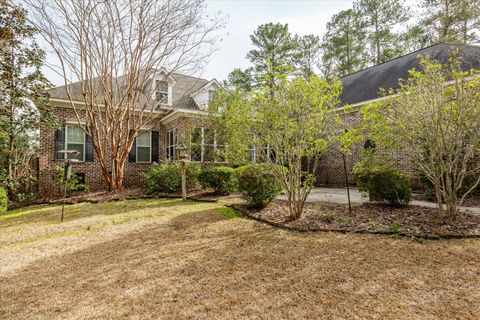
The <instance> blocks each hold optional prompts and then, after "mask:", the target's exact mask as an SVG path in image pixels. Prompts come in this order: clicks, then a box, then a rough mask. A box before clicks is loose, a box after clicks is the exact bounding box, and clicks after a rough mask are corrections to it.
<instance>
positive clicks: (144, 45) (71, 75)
mask: <svg viewBox="0 0 480 320" xmlns="http://www.w3.org/2000/svg"><path fill="white" fill-rule="evenodd" d="M25 1H26V2H27V4H28V8H29V9H30V11H31V13H32V15H31V19H32V21H33V23H34V25H35V26H36V27H37V28H38V29H39V30H40V31H41V34H42V36H43V37H44V38H45V40H46V41H47V42H48V44H49V45H50V46H51V48H52V49H53V51H54V52H55V53H56V56H57V57H58V60H59V65H60V68H59V70H60V72H61V74H62V76H63V78H64V79H65V88H66V95H67V97H68V100H69V101H70V104H71V107H72V109H73V110H74V112H75V114H76V117H77V120H78V123H79V125H80V126H81V127H82V129H83V130H84V131H85V133H86V134H87V135H88V136H90V137H91V138H92V141H93V147H94V150H95V153H96V156H97V157H98V161H99V163H100V166H101V168H102V172H103V175H104V177H105V180H106V182H107V184H108V188H109V190H121V189H122V182H123V175H124V167H125V163H126V159H127V157H128V153H129V151H130V149H131V147H132V145H133V142H134V139H135V136H136V135H137V133H138V131H139V130H140V128H141V127H142V126H145V125H149V124H151V123H152V122H153V121H158V119H159V118H160V117H162V116H164V115H165V114H166V110H167V109H168V107H167V106H166V105H165V103H162V102H157V101H155V99H153V96H154V93H153V91H154V90H155V85H154V82H153V81H152V79H154V78H157V77H159V76H160V75H162V76H163V77H164V79H166V78H167V77H168V76H169V75H170V73H172V72H175V71H178V70H183V71H186V70H188V71H191V70H194V69H197V68H199V67H201V66H202V65H203V64H204V63H205V62H206V60H207V58H208V57H209V56H210V54H211V52H212V50H213V45H214V41H215V31H216V30H218V29H219V28H221V27H222V22H221V19H219V18H218V17H216V16H213V17H209V16H208V15H207V14H206V7H205V5H204V1H203V0H166V1H151V0H103V1H102V0H48V1H47V0H25ZM165 70H168V71H166V72H165ZM74 82H76V83H75V84H73V83H74ZM78 101H81V103H78ZM170 109H171V108H170ZM82 119H85V120H86V123H82V122H81V120H82Z"/></svg>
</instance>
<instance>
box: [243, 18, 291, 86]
mask: <svg viewBox="0 0 480 320" xmlns="http://www.w3.org/2000/svg"><path fill="white" fill-rule="evenodd" d="M250 39H251V40H252V45H253V46H254V49H252V50H250V52H248V54H247V58H248V59H250V61H251V62H252V63H253V65H254V72H255V80H256V82H257V85H259V86H262V85H266V86H268V87H269V88H273V87H274V86H275V82H276V79H277V76H278V75H285V74H288V73H290V72H291V67H290V66H291V64H292V60H293V56H294V54H295V50H296V48H297V42H296V41H295V39H294V37H292V35H291V34H290V32H289V30H288V24H280V23H276V24H274V23H266V24H263V25H260V26H259V27H258V28H257V30H255V31H254V33H253V35H251V36H250Z"/></svg>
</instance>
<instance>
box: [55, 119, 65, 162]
mask: <svg viewBox="0 0 480 320" xmlns="http://www.w3.org/2000/svg"><path fill="white" fill-rule="evenodd" d="M63 150H65V126H62V128H60V129H55V160H64V159H65V154H64V153H61V152H60V151H63Z"/></svg>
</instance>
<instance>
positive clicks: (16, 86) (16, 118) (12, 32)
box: [0, 1, 54, 196]
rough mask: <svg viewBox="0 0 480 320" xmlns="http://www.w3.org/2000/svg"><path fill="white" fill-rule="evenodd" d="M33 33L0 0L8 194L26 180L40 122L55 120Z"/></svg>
mask: <svg viewBox="0 0 480 320" xmlns="http://www.w3.org/2000/svg"><path fill="white" fill-rule="evenodd" d="M36 32H37V30H36V29H35V28H34V27H32V26H31V25H30V23H29V22H28V21H27V12H26V11H25V10H24V9H23V8H22V7H20V6H18V5H15V4H12V3H9V2H5V1H2V2H0V41H1V43H2V45H1V46H0V132H1V133H0V164H2V166H3V171H4V173H5V174H4V176H3V179H2V181H0V184H1V185H3V186H4V187H6V188H7V189H8V191H9V194H10V195H12V196H15V195H16V194H19V193H23V191H27V190H22V189H24V188H26V187H28V186H29V185H31V184H30V182H31V179H30V177H31V176H32V172H31V168H30V160H31V159H32V158H34V157H35V156H36V155H37V154H38V143H39V142H38V134H37V133H36V132H37V131H38V129H39V128H40V124H42V123H43V124H54V122H53V117H52V116H51V113H50V112H49V111H50V106H49V102H48V94H47V92H46V89H48V88H49V87H50V86H51V85H50V83H49V81H48V80H47V79H46V78H45V77H44V76H43V74H42V71H41V68H42V63H43V61H44V58H45V54H44V52H43V51H42V50H41V49H40V47H39V46H38V45H37V43H36V42H35V34H36ZM34 103H35V104H34ZM41 114H42V116H40V115H41Z"/></svg>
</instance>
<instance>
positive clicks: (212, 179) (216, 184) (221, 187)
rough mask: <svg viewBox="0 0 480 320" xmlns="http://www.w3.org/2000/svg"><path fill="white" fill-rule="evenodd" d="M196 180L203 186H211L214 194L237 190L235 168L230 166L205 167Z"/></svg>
mask: <svg viewBox="0 0 480 320" xmlns="http://www.w3.org/2000/svg"><path fill="white" fill-rule="evenodd" d="M198 180H199V181H200V183H201V184H202V186H203V187H204V188H212V189H213V190H214V192H215V193H216V194H230V193H232V192H235V191H236V190H237V179H236V176H235V169H233V168H230V167H210V168H205V169H203V170H202V171H201V172H200V174H199V175H198Z"/></svg>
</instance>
